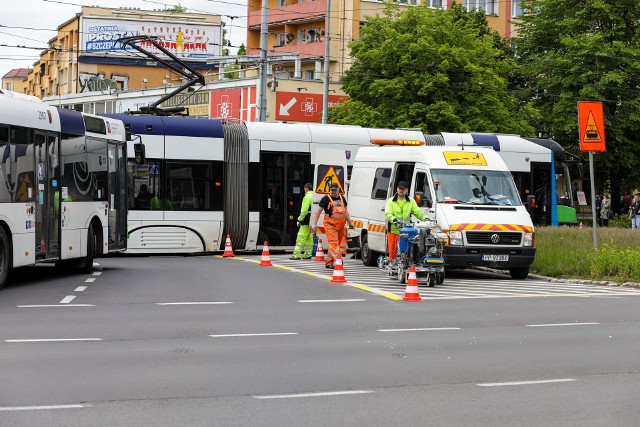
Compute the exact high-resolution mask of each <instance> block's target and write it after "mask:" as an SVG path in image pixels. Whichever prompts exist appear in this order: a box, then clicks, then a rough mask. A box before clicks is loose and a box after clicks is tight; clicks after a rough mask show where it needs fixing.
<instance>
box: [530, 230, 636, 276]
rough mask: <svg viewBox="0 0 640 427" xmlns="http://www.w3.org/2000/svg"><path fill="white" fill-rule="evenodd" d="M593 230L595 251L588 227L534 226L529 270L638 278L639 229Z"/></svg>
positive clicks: (549, 273) (561, 273) (558, 274)
mask: <svg viewBox="0 0 640 427" xmlns="http://www.w3.org/2000/svg"><path fill="white" fill-rule="evenodd" d="M609 224H611V222H610V223H609ZM597 233H598V250H595V249H594V248H593V230H592V229H591V228H586V227H585V228H582V229H580V228H577V227H538V228H536V242H537V244H536V259H535V262H534V263H533V265H532V266H531V271H532V272H534V273H538V274H542V275H544V276H551V277H564V278H581V279H594V280H611V281H616V282H627V281H632V282H638V281H640V230H631V229H630V228H626V229H621V228H612V227H599V228H598V230H597Z"/></svg>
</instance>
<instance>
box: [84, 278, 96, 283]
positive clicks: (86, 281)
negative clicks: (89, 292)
mask: <svg viewBox="0 0 640 427" xmlns="http://www.w3.org/2000/svg"><path fill="white" fill-rule="evenodd" d="M95 281H96V278H95V277H89V278H88V279H87V280H85V281H84V283H93V282H95Z"/></svg>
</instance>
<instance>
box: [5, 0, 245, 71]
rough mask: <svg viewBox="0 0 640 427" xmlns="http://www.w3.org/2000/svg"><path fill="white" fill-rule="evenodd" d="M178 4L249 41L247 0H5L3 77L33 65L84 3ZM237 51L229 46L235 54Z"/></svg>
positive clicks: (232, 37)
mask: <svg viewBox="0 0 640 427" xmlns="http://www.w3.org/2000/svg"><path fill="white" fill-rule="evenodd" d="M178 4H179V5H180V6H183V7H186V8H187V12H193V13H213V14H216V15H220V16H221V17H222V20H223V21H224V22H225V23H226V26H225V29H226V30H227V38H230V40H231V45H232V46H240V44H241V43H245V44H246V31H247V28H246V25H247V0H178V1H171V0H106V1H102V2H99V1H96V0H55V1H54V0H2V8H1V9H2V12H1V13H0V77H1V76H3V75H5V74H6V73H7V72H9V71H10V70H12V69H14V68H32V67H33V63H34V62H36V61H37V60H38V58H39V57H40V53H41V52H42V50H44V49H46V48H47V41H48V40H50V39H51V38H52V37H54V36H55V35H56V34H57V31H56V28H57V27H58V26H59V25H60V24H62V23H64V22H65V21H67V20H69V19H71V18H73V17H74V16H75V15H76V13H80V8H81V6H83V5H85V6H92V5H99V6H101V7H109V8H119V7H136V8H140V9H142V10H154V9H165V8H167V7H172V6H174V5H178ZM14 46H23V47H14ZM30 48H36V49H30ZM235 51H236V49H235V48H231V49H230V52H231V53H232V54H233V53H235Z"/></svg>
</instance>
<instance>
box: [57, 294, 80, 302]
mask: <svg viewBox="0 0 640 427" xmlns="http://www.w3.org/2000/svg"><path fill="white" fill-rule="evenodd" d="M74 299H76V296H75V295H67V296H66V297H64V298H63V299H62V301H60V304H69V303H70V302H71V301H73V300H74Z"/></svg>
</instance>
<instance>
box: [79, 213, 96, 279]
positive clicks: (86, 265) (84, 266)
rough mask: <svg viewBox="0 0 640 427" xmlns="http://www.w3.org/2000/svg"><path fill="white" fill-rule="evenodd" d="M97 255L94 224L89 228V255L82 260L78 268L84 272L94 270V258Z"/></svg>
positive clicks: (88, 272) (87, 272)
mask: <svg viewBox="0 0 640 427" xmlns="http://www.w3.org/2000/svg"><path fill="white" fill-rule="evenodd" d="M95 257H96V235H95V234H93V225H89V230H87V255H86V256H85V257H84V258H82V259H81V260H80V263H79V264H78V270H79V271H80V273H82V274H91V272H93V260H94V258H95Z"/></svg>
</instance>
